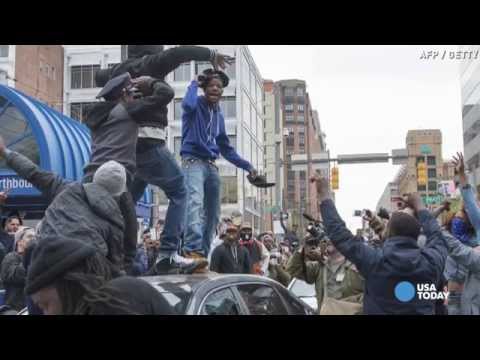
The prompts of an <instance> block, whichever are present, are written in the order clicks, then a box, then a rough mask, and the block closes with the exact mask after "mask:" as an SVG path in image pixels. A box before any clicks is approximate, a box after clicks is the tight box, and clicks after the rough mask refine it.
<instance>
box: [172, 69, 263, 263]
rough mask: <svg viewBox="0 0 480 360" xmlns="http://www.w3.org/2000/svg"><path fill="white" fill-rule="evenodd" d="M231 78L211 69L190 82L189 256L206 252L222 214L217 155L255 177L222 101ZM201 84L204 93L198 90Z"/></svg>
mask: <svg viewBox="0 0 480 360" xmlns="http://www.w3.org/2000/svg"><path fill="white" fill-rule="evenodd" d="M228 82H229V79H228V77H227V75H225V73H223V72H222V71H215V70H212V69H207V70H205V71H204V72H203V74H202V75H200V76H199V77H198V80H194V81H192V83H191V84H190V86H189V87H188V90H187V93H186V95H185V98H184V99H183V103H182V108H183V115H182V148H181V151H180V155H181V156H182V166H183V171H184V175H185V185H186V187H187V214H186V218H185V236H184V246H183V250H184V252H185V256H187V257H190V258H200V257H201V258H206V257H207V256H208V253H209V250H210V244H211V242H212V239H213V236H214V235H215V229H216V227H217V224H218V222H219V218H220V175H219V173H218V168H217V166H216V165H215V161H216V160H217V159H218V157H219V155H220V154H221V155H222V156H223V157H224V158H225V159H227V160H228V161H229V162H231V163H232V164H233V165H235V166H236V167H238V168H241V169H243V170H245V171H247V172H249V174H250V175H251V177H252V178H256V176H257V171H256V169H255V168H254V167H253V166H252V164H250V163H249V162H248V161H246V160H244V159H242V158H241V157H240V156H239V155H238V154H237V152H236V151H235V149H234V148H233V147H232V145H230V141H229V139H228V136H227V133H226V130H225V119H224V117H223V114H222V111H221V109H220V106H219V104H218V103H219V101H220V99H221V97H222V94H223V89H224V88H225V87H226V86H228ZM198 88H201V89H202V90H203V91H204V93H205V95H204V96H198Z"/></svg>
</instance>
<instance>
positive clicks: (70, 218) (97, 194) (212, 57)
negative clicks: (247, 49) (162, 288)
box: [0, 45, 480, 315]
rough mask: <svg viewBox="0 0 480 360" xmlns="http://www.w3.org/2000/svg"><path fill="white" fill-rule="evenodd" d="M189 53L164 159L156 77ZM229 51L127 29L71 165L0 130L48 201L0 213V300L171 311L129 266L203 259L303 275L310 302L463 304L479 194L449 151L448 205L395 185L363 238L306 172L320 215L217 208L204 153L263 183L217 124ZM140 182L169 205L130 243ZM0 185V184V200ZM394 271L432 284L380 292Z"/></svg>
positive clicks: (471, 311)
mask: <svg viewBox="0 0 480 360" xmlns="http://www.w3.org/2000/svg"><path fill="white" fill-rule="evenodd" d="M191 60H196V61H209V62H211V64H212V68H211V69H207V70H205V71H203V73H202V74H200V75H199V76H198V77H197V78H196V79H194V80H192V82H191V83H190V85H189V87H188V90H187V93H186V95H185V97H184V99H183V102H182V110H183V114H182V141H181V151H180V154H181V157H182V161H181V164H178V163H177V161H176V159H175V157H174V156H173V155H172V154H171V153H170V151H169V150H168V148H167V146H166V142H165V140H166V128H167V126H168V120H167V106H168V104H169V103H170V102H171V101H172V100H173V98H174V91H173V89H172V88H171V87H170V86H169V85H168V83H166V82H165V80H164V79H165V76H166V75H167V74H169V73H170V72H172V71H173V70H175V69H176V68H177V67H178V66H180V65H181V64H182V63H184V62H186V61H191ZM232 61H233V59H232V58H231V57H229V56H227V55H224V54H220V53H218V52H217V51H215V50H211V49H208V48H204V47H198V46H180V47H176V48H172V49H168V50H164V49H163V47H161V46H157V45H129V46H128V59H127V60H126V61H124V62H122V63H121V64H118V65H116V66H114V67H112V68H110V69H105V70H100V71H99V72H98V73H97V75H96V79H95V81H96V83H97V85H98V86H99V87H102V90H101V92H100V93H99V95H98V98H99V99H103V101H99V102H98V103H96V104H95V105H94V106H92V107H91V108H90V109H89V111H88V113H87V119H86V122H85V123H86V125H87V126H88V127H89V129H90V131H91V139H92V143H91V159H90V162H89V163H88V164H87V165H86V167H85V169H84V170H85V171H84V172H85V175H84V177H83V179H82V180H81V181H68V180H65V179H63V178H62V177H60V176H59V175H57V174H54V173H51V172H47V171H44V170H42V169H41V168H40V167H39V166H37V165H35V164H34V163H33V162H32V161H31V160H30V159H28V158H27V157H25V156H23V155H22V154H20V153H17V152H14V151H11V150H9V149H8V144H5V143H4V140H3V138H2V137H1V136H0V158H4V159H5V160H6V163H7V165H8V166H9V167H10V168H11V169H13V170H14V171H15V172H16V173H17V174H18V176H20V177H22V178H23V179H25V180H27V181H29V182H30V183H32V184H33V185H34V186H35V187H36V188H37V189H38V190H40V191H41V192H42V194H43V196H44V198H45V199H46V201H47V205H48V206H47V208H46V210H45V213H44V217H43V218H42V219H41V221H40V222H39V223H38V224H37V225H36V228H35V229H33V228H30V227H26V226H23V220H22V218H21V217H20V216H19V214H18V213H17V214H15V213H14V214H7V216H6V217H5V219H4V221H3V223H2V229H1V231H0V281H1V282H0V288H2V289H4V296H3V299H0V300H2V303H3V304H4V305H3V307H2V308H0V309H1V311H2V312H15V313H16V312H17V311H20V310H22V309H23V308H25V307H28V311H29V314H66V315H68V314H171V313H172V310H171V309H170V307H169V305H168V303H167V302H166V300H165V299H164V298H163V297H162V296H161V295H160V294H159V293H158V292H157V291H156V290H155V289H154V288H153V287H152V286H151V285H149V284H148V283H147V282H146V281H144V280H142V279H141V277H144V276H153V275H168V274H193V273H205V272H216V273H220V274H232V273H234V274H256V275H259V276H266V277H269V278H271V279H273V280H275V281H278V282H279V283H281V284H283V285H284V286H288V284H289V283H290V281H291V280H292V279H294V278H297V279H301V280H304V281H305V282H307V283H309V284H313V285H314V287H315V291H316V297H317V303H318V312H319V313H320V314H350V315H353V314H367V315H368V314H430V315H433V314H464V315H479V314H480V303H479V302H478V299H479V298H480V296H479V293H480V275H479V274H480V246H479V245H480V242H479V240H480V207H479V205H478V203H477V200H476V197H475V193H474V190H473V188H472V187H471V186H470V185H469V184H468V181H467V177H466V174H465V166H464V162H463V157H462V155H461V154H458V156H457V157H456V158H454V160H453V162H454V164H455V167H456V173H457V175H458V184H457V186H458V188H459V189H460V192H461V195H462V198H463V203H462V205H461V206H460V207H458V208H453V207H451V206H450V204H449V203H448V202H445V203H444V204H442V206H440V207H438V208H437V209H436V210H435V211H430V210H428V209H426V208H425V206H424V205H423V203H422V200H421V198H420V197H419V195H418V194H407V195H405V196H404V197H403V198H402V200H401V202H400V203H399V205H400V206H399V209H398V210H397V211H394V212H392V213H388V212H387V211H385V210H384V209H383V210H381V211H380V212H378V213H377V214H373V213H372V212H371V211H366V212H365V220H367V221H368V223H369V226H370V228H371V229H372V231H373V232H374V233H375V234H376V236H375V237H374V238H373V239H368V240H367V239H365V238H364V237H363V236H362V234H357V235H353V234H352V233H351V232H350V231H349V230H348V229H347V228H346V226H345V223H344V222H343V221H342V219H341V218H340V216H339V214H338V213H337V211H336V208H335V204H334V202H333V201H332V200H331V198H330V191H329V188H330V186H329V182H328V180H327V179H324V178H321V177H317V176H314V177H312V178H311V179H310V181H311V182H312V183H315V184H316V187H317V192H318V198H319V208H320V212H321V218H322V219H321V221H320V220H315V221H313V222H312V223H311V224H309V227H308V228H307V229H305V232H304V233H299V229H298V228H296V227H292V229H289V228H288V226H287V225H286V224H285V221H284V217H283V215H282V214H281V215H282V216H280V220H281V225H282V227H283V230H284V234H283V236H278V234H274V233H272V232H264V233H261V234H258V233H255V232H254V231H253V230H254V229H253V228H252V225H251V224H250V223H248V222H247V221H245V220H244V217H243V215H242V213H240V212H239V211H234V212H232V214H231V216H229V217H225V218H222V219H220V216H221V212H220V188H221V186H220V185H221V184H220V181H221V180H220V176H219V170H218V167H217V165H216V160H217V159H218V158H219V156H220V155H221V156H223V157H224V158H225V159H226V160H228V161H229V162H230V163H232V164H233V165H234V166H236V167H238V168H240V169H243V170H244V171H245V172H246V173H247V174H248V176H247V179H248V181H250V183H251V184H252V185H254V186H257V187H260V188H266V187H270V186H273V185H274V184H271V183H268V182H267V181H266V178H265V177H264V176H262V175H260V174H258V172H257V170H256V169H255V168H254V167H253V166H252V164H250V163H249V162H248V161H246V160H244V159H242V158H241V157H240V156H239V155H238V153H237V152H236V151H235V148H234V147H233V146H232V145H231V144H230V142H229V138H228V136H227V134H226V130H225V120H224V117H223V114H222V111H221V108H220V106H219V102H220V100H221V97H222V94H223V89H224V88H225V87H226V86H228V83H229V79H228V76H227V75H226V74H225V73H224V72H223V71H222V70H224V69H225V68H226V67H227V66H228V65H229V64H230V63H231V62H232ZM200 90H201V91H202V92H203V95H199V91H200ZM148 184H151V185H155V186H158V187H159V188H161V189H162V190H163V191H164V193H165V194H166V196H167V198H168V199H169V205H168V210H167V213H166V216H165V219H164V220H159V221H158V223H157V224H156V226H155V229H146V230H144V231H143V232H142V235H141V241H140V243H139V241H138V239H137V238H138V230H139V229H138V223H137V218H136V214H135V203H136V202H137V201H138V200H139V199H140V197H141V196H142V194H143V192H144V191H145V188H146V186H147V185H148ZM7 200H8V189H4V190H3V191H2V192H0V206H1V205H4V204H5V203H6V201H7ZM440 215H442V217H443V218H444V221H443V223H442V224H440V222H439V221H438V220H437V218H438V217H439V216H440ZM302 230H303V229H302ZM401 282H409V283H411V284H415V285H416V284H434V286H435V288H436V289H437V290H438V291H443V290H445V291H446V292H448V299H447V300H446V301H441V300H437V301H432V300H426V299H422V298H417V297H413V298H411V299H409V300H408V301H405V300H404V299H402V298H399V297H398V296H397V295H396V291H397V285H398V284H399V283H401Z"/></svg>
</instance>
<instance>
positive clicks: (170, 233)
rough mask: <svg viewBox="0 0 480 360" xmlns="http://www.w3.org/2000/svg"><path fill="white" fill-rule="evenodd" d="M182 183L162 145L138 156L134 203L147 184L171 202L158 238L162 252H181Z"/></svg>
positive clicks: (181, 178) (184, 199) (183, 197)
mask: <svg viewBox="0 0 480 360" xmlns="http://www.w3.org/2000/svg"><path fill="white" fill-rule="evenodd" d="M184 181H185V180H184V176H183V173H182V170H181V169H180V166H179V165H178V164H177V161H176V160H175V157H174V156H173V155H172V154H171V153H170V151H169V150H168V148H167V147H166V146H165V144H161V145H157V146H155V147H152V148H151V149H150V150H147V151H145V152H142V153H137V172H136V174H135V178H134V180H133V184H132V187H131V193H132V196H133V199H134V201H135V202H137V201H138V200H140V198H141V197H142V195H143V193H144V191H145V188H146V186H147V184H151V185H155V186H158V187H159V188H160V189H162V190H163V192H164V193H165V195H166V196H167V198H168V200H169V201H170V202H169V204H168V210H167V216H166V218H165V227H164V229H163V232H162V234H161V237H160V251H161V252H169V253H174V252H178V251H179V250H180V244H181V236H182V233H183V226H184V223H185V205H186V200H187V192H186V189H185V182H184Z"/></svg>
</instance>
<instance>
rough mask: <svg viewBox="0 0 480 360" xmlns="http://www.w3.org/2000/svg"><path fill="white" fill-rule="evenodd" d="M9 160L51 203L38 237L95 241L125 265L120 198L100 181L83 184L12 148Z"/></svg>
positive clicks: (107, 253)
mask: <svg viewBox="0 0 480 360" xmlns="http://www.w3.org/2000/svg"><path fill="white" fill-rule="evenodd" d="M7 164H8V166H9V167H10V168H12V169H13V170H14V171H15V172H16V173H17V174H18V175H19V176H20V177H21V178H23V179H25V180H28V181H29V182H30V183H32V184H33V186H35V187H36V188H37V189H38V190H40V191H41V192H42V193H43V194H44V196H45V197H46V198H47V200H48V201H49V202H51V203H50V206H49V207H48V208H47V210H46V211H45V216H44V218H43V220H42V222H41V225H40V229H39V233H38V235H37V241H38V242H41V241H42V240H47V241H48V240H50V239H55V240H61V239H62V238H65V239H77V240H79V241H87V242H89V243H90V244H92V245H94V246H95V247H96V248H97V249H98V250H99V251H100V252H101V253H102V254H104V255H105V256H106V257H107V258H108V259H109V260H110V261H111V262H112V263H113V264H114V265H116V266H118V267H123V257H124V250H123V237H124V230H125V229H124V219H123V216H122V214H121V212H120V208H119V205H118V203H117V201H116V200H115V199H114V198H113V197H112V195H111V194H110V193H109V192H108V191H107V190H105V189H103V188H102V187H101V186H99V185H97V184H93V183H92V184H84V185H82V184H80V183H78V182H69V181H66V180H64V179H62V178H61V177H60V176H59V175H56V174H54V173H51V172H48V171H44V170H42V169H40V168H39V167H38V166H37V165H35V164H34V163H33V162H31V161H30V160H29V159H28V158H26V157H25V156H23V155H21V154H19V153H16V152H13V151H12V152H11V153H10V154H9V155H7Z"/></svg>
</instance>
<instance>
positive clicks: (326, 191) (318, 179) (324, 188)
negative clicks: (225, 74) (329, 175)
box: [310, 172, 330, 202]
mask: <svg viewBox="0 0 480 360" xmlns="http://www.w3.org/2000/svg"><path fill="white" fill-rule="evenodd" d="M310 182H311V183H315V184H316V187H317V194H318V197H319V201H320V202H321V201H323V200H326V199H328V198H330V184H329V182H328V180H327V179H325V178H324V177H322V176H320V174H319V173H318V172H317V174H316V175H314V176H312V177H311V178H310Z"/></svg>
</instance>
